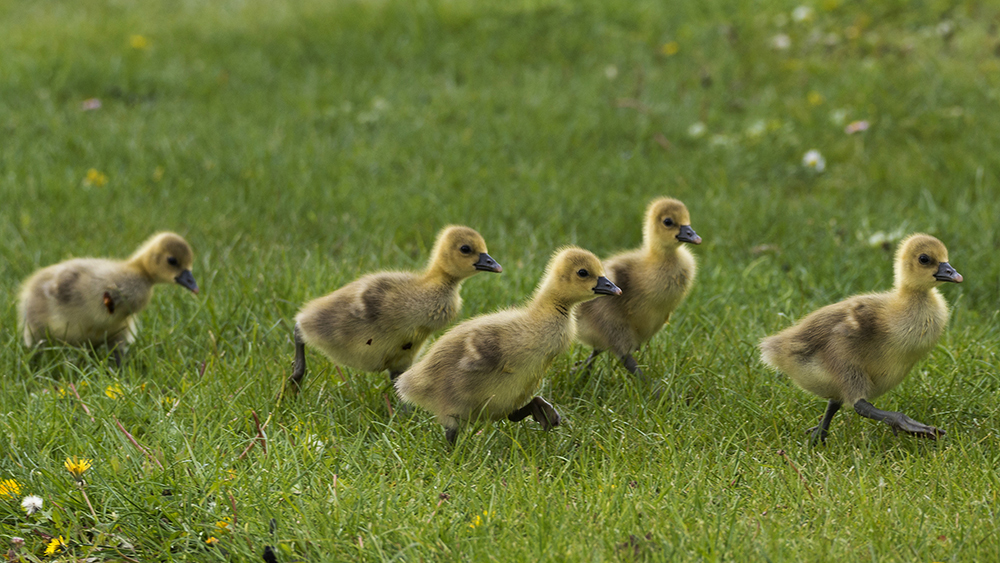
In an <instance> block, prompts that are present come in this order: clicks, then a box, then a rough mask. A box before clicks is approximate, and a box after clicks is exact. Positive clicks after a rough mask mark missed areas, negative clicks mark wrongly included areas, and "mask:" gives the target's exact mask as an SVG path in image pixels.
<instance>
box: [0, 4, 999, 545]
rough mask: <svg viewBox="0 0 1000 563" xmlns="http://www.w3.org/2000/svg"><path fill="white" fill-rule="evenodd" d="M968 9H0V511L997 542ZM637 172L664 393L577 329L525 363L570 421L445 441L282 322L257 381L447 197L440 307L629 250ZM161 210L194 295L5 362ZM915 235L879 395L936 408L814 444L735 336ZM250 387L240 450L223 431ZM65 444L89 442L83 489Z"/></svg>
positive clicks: (206, 524) (987, 19) (95, 518)
mask: <svg viewBox="0 0 1000 563" xmlns="http://www.w3.org/2000/svg"><path fill="white" fill-rule="evenodd" d="M998 24H1000V7H998V6H997V5H995V4H994V3H990V2H974V1H952V2H939V1H926V2H901V1H888V2H879V3H872V2H854V1H841V0H822V1H820V2H811V3H806V4H803V5H800V4H798V3H796V2H784V1H779V0H762V1H756V2H737V1H733V0H710V1H704V2H673V3H660V2H653V1H634V2H618V1H614V2H599V1H590V0H583V1H577V2H570V1H555V0H553V1H547V0H537V1H527V0H526V1H521V2H507V3H477V2H471V1H468V0H428V1H417V0H413V1H402V2H388V1H382V2H380V1H372V2H367V1H366V2H361V1H339V2H320V1H315V0H303V1H300V2H265V1H259V0H242V1H240V0H224V1H220V2H214V3H208V4H206V3H203V2H194V1H173V2H166V1H147V2H134V1H128V0H118V1H93V0H83V1H79V2H66V1H56V0H39V1H35V2H16V1H2V2H0V53H2V54H3V58H2V64H0V135H2V141H0V147H2V150H0V194H2V195H3V202H4V203H3V205H2V206H0V256H2V258H0V288H2V289H3V290H4V292H5V293H6V294H7V295H8V296H9V298H8V299H7V300H6V302H5V303H3V304H0V319H2V325H3V326H4V327H5V330H3V331H2V333H0V341H2V342H3V344H4V346H3V348H2V350H0V369H2V370H3V373H4V376H3V378H2V379H0V436H2V438H3V441H4V445H3V446H2V448H0V452H3V453H0V479H8V478H9V479H14V480H16V481H17V482H18V483H19V484H20V494H19V495H16V496H17V498H14V497H13V496H12V497H11V498H9V499H6V500H4V499H3V498H0V542H9V539H10V538H11V537H14V536H20V537H25V538H26V540H27V543H26V546H25V548H24V549H23V550H22V555H24V556H25V557H27V558H28V560H31V558H43V557H44V553H43V552H44V548H45V546H46V545H47V543H48V542H47V537H48V536H56V537H58V536H60V535H62V536H63V537H64V539H66V540H67V541H68V542H69V546H68V547H67V548H66V551H64V552H63V556H67V557H68V556H70V555H71V556H73V557H97V558H98V559H99V560H129V559H132V560H142V561H148V560H193V561H201V560H213V559H226V558H232V559H239V560H249V559H251V558H259V557H260V554H261V552H262V550H263V546H264V545H265V544H270V545H273V546H275V547H276V549H277V553H278V557H279V560H280V561H293V560H296V559H298V560H344V559H351V560H366V561H382V560H405V561H421V560H498V561H499V560H505V561H509V560H515V561H519V560H543V561H550V560H551V561H563V560H567V561H568V560H594V561H602V560H674V559H684V560H708V561H717V560H723V559H761V560H765V559H766V560H794V561H799V560H814V561H821V560H835V559H844V558H847V559H852V560H859V559H871V560H878V561H897V560H898V561H914V560H920V561H925V560H926V561H932V560H934V561H944V560H955V561H968V560H993V559H997V558H998V557H1000V553H998V551H1000V546H998V544H997V543H996V541H995V538H996V534H997V525H998V522H997V518H996V506H997V505H996V503H997V486H998V482H997V476H996V469H995V468H996V466H997V462H998V459H1000V448H998V447H997V435H996V427H997V422H998V413H997V407H996V405H995V398H996V395H997V380H996V367H997V359H996V356H995V353H996V348H997V343H998V335H997V309H998V307H997V304H998V302H1000V299H998V298H1000V295H998V292H1000V265H998V262H997V260H996V259H995V257H996V255H997V249H998V248H1000V236H998V233H997V229H996V222H997V221H996V218H997V217H998V214H1000V197H998V195H1000V194H998V178H997V170H998V166H997V164H998V158H1000V156H998V155H1000V152H998V150H997V149H998V148H1000V127H998V125H997V124H996V120H995V119H994V116H995V113H996V111H997V107H998V98H1000V35H998ZM95 99H96V100H98V101H99V106H100V107H99V108H96V109H86V108H93V107H94V106H95V105H97V103H96V102H94V101H92V100H95ZM859 120H864V121H867V122H868V123H869V128H868V129H867V130H866V131H863V132H860V133H856V134H851V135H849V134H847V133H845V131H844V129H845V126H847V125H848V124H849V123H851V122H855V121H859ZM811 149H816V150H819V151H820V152H821V153H822V155H823V156H824V157H825V170H823V171H822V172H821V173H818V172H817V171H815V170H810V169H808V168H806V167H804V166H803V165H802V158H803V155H804V154H805V153H806V151H808V150H811ZM91 170H93V172H91ZM660 195H671V196H674V197H678V198H680V199H682V200H683V201H685V203H686V204H687V206H688V208H689V209H690V211H691V215H692V224H693V226H694V228H695V229H696V230H697V231H698V233H699V234H700V235H701V236H702V237H703V238H704V240H705V243H704V244H702V245H701V246H700V247H698V248H697V249H696V250H695V252H696V254H697V255H698V258H699V262H700V265H701V270H700V273H699V278H698V282H697V285H696V287H695V289H694V291H693V292H692V294H691V296H690V297H689V298H688V300H687V302H686V303H685V304H684V305H683V306H682V308H681V309H680V310H679V311H678V312H677V313H676V314H675V316H674V318H673V319H672V323H671V325H670V326H668V327H666V328H665V329H664V330H663V331H662V332H661V333H660V334H659V335H658V336H657V337H656V338H655V339H654V340H653V342H652V343H651V345H650V346H649V347H647V349H645V350H643V351H642V352H640V354H639V355H638V359H639V361H640V363H641V364H643V365H644V366H646V371H647V372H648V373H651V374H653V375H655V376H658V377H660V378H662V379H663V381H664V385H666V387H667V392H666V393H664V395H663V396H662V398H660V399H659V400H651V399H650V397H649V390H648V389H645V388H643V387H642V386H641V385H638V384H635V383H634V382H633V381H632V380H631V379H630V378H629V377H628V375H627V373H626V372H624V370H622V369H621V368H619V367H618V366H616V365H614V364H613V363H612V362H611V361H609V360H604V361H603V362H599V363H598V365H597V369H596V370H595V371H594V373H593V374H592V376H591V377H589V378H582V377H579V376H576V375H573V374H570V373H569V368H570V366H571V365H572V363H573V362H574V361H575V360H579V359H582V357H584V355H585V354H586V353H587V352H588V351H587V350H583V349H582V348H580V347H577V348H576V349H574V350H573V352H572V353H571V354H569V355H566V356H563V357H561V358H559V359H558V360H557V362H556V365H555V366H554V368H553V370H552V371H551V377H550V378H549V379H548V380H547V381H546V383H545V385H544V388H543V390H542V392H543V394H544V395H545V396H546V397H547V398H549V399H550V400H552V401H553V403H554V404H555V405H556V407H557V408H558V409H559V410H560V412H562V413H563V414H564V415H566V416H567V417H568V420H569V423H568V424H567V425H566V426H563V427H560V428H559V429H557V430H555V431H554V432H553V433H550V434H543V433H541V432H540V431H538V429H537V428H536V425H534V424H530V423H524V424H509V423H500V424H496V425H494V426H484V427H482V428H480V429H479V430H481V432H478V431H477V429H473V431H472V432H467V433H465V434H464V438H463V439H462V440H460V443H459V445H458V447H457V448H455V449H454V450H451V449H449V448H448V447H446V445H445V443H444V440H443V437H442V433H441V431H440V428H439V427H437V425H436V424H435V423H434V422H433V421H432V420H431V419H429V418H428V416H427V415H426V414H425V413H422V412H413V413H407V414H402V415H401V414H399V413H398V412H395V411H394V410H393V409H394V408H395V405H396V402H395V400H393V401H392V404H393V407H392V409H391V408H390V406H389V405H388V404H387V401H386V397H387V396H391V391H390V388H389V385H388V382H387V380H386V378H385V376H384V375H382V374H377V375H376V374H364V373H353V372H351V370H339V371H338V369H336V368H335V367H334V366H332V365H330V363H329V362H328V361H327V360H325V359H324V358H322V357H321V356H320V355H319V354H315V353H314V352H310V366H311V372H310V374H309V376H308V378H307V380H306V381H307V385H306V387H305V389H304V390H303V393H302V396H301V397H300V398H299V399H298V400H297V401H295V402H294V403H278V402H276V401H275V400H274V396H275V394H276V392H277V390H278V388H279V386H280V383H281V380H282V379H283V378H284V377H285V376H286V375H287V373H288V371H289V368H290V365H291V352H292V349H291V342H290V332H291V326H290V319H291V318H292V316H293V315H294V312H295V311H296V310H297V308H298V306H299V305H300V304H301V303H303V302H304V301H306V300H308V299H310V298H312V297H315V296H319V295H322V294H324V293H327V292H329V291H331V290H333V289H335V288H336V287H338V286H339V285H342V284H343V283H346V282H347V281H349V280H351V279H353V278H355V277H357V276H358V275H359V274H361V273H364V272H367V271H371V270H375V269H381V268H406V269H409V268H419V267H421V266H422V264H423V263H424V261H425V259H426V256H427V253H428V251H429V248H430V246H431V244H432V242H433V239H434V236H435V234H436V232H437V230H438V229H439V228H440V227H442V226H443V225H446V224H449V223H463V224H467V225H470V226H472V227H474V228H476V229H477V230H479V231H480V232H481V233H482V234H483V236H484V237H485V238H486V240H487V243H488V245H489V248H490V253H491V254H492V255H493V256H494V257H496V258H497V260H498V261H500V262H501V263H502V264H503V265H504V268H505V272H504V274H503V275H502V276H499V277H494V276H489V277H487V276H477V277H476V278H473V279H472V280H470V281H469V282H467V283H466V285H465V288H464V289H463V296H464V298H465V308H464V309H463V317H464V316H471V315H474V314H477V313H482V312H487V311H491V310H493V309H496V308H498V307H505V306H508V305H511V304H514V303H518V302H520V301H521V300H523V299H524V298H525V296H526V295H528V294H529V293H530V291H531V290H532V288H533V287H534V285H535V284H536V283H537V281H538V277H539V276H540V274H541V271H542V268H543V267H544V265H545V263H546V261H547V259H548V257H549V255H550V253H551V252H552V251H553V249H555V248H556V247H558V246H561V245H563V244H568V243H574V244H579V245H581V246H584V247H586V248H588V249H590V250H593V251H594V252H596V253H598V254H599V255H607V254H610V253H612V252H614V251H616V250H619V249H622V248H627V247H632V246H635V245H638V244H639V243H640V241H641V215H642V210H643V209H644V207H645V205H646V203H647V202H648V200H649V199H651V198H653V197H656V196H660ZM164 229H170V230H176V231H178V232H180V233H182V234H183V235H184V236H185V237H187V239H188V240H189V241H190V242H191V243H192V245H193V246H194V248H195V251H196V265H195V268H194V273H195V276H196V277H197V279H198V281H199V284H200V285H201V286H202V288H203V291H202V294H201V295H199V296H197V297H195V298H193V297H192V296H190V295H189V294H187V293H186V292H184V291H181V290H178V289H177V288H172V287H170V288H161V289H159V290H158V291H157V294H156V297H155V298H154V300H153V302H152V304H151V305H150V307H149V309H148V310H147V311H146V312H144V313H143V315H142V322H143V328H142V333H141V335H140V338H139V340H138V342H137V343H136V345H135V346H134V348H133V350H132V352H131V354H130V358H129V361H128V362H127V365H126V367H125V369H124V370H123V371H122V372H117V371H114V370H110V369H109V368H108V367H107V365H106V363H105V362H104V361H103V359H102V358H100V357H97V356H95V355H93V354H88V353H84V352H81V351H78V350H72V349H70V350H56V351H51V352H49V353H47V354H46V355H45V357H44V358H43V359H42V361H41V362H40V363H39V364H38V365H30V364H29V363H28V358H27V355H26V352H25V350H24V349H23V347H22V346H21V345H20V339H19V338H18V335H17V333H16V330H15V325H16V314H15V305H16V303H15V296H16V291H17V287H18V284H19V283H20V281H21V280H22V279H24V278H25V277H26V276H27V275H28V274H29V273H30V272H31V271H33V270H34V269H36V268H38V267H40V266H44V265H47V264H50V263H53V262H56V261H59V260H62V259H65V258H68V257H71V256H87V255H108V256H125V255H127V254H129V253H131V252H132V250H133V249H134V248H135V247H136V246H138V244H139V243H140V242H141V241H143V240H144V239H145V238H146V237H148V236H149V235H150V234H151V233H152V232H155V231H157V230H164ZM914 231H924V232H928V233H931V234H934V235H935V236H937V237H939V238H940V239H941V240H942V241H944V242H945V244H946V245H948V247H949V250H950V259H951V263H952V264H953V265H954V266H955V267H956V268H957V269H958V270H959V271H960V272H961V273H962V274H963V276H965V279H966V281H965V283H963V284H961V285H960V286H949V287H946V288H943V292H944V294H945V296H946V298H947V299H948V300H949V302H950V303H951V304H952V305H953V307H954V311H953V316H952V322H951V325H950V327H949V329H948V331H947V333H946V335H945V337H944V338H943V339H942V342H941V345H940V346H939V347H938V348H937V349H936V350H935V351H934V352H933V353H932V354H931V355H930V357H929V358H928V360H926V361H924V362H922V363H920V364H919V365H918V366H917V368H916V369H915V370H914V372H913V373H912V374H911V376H910V378H909V379H908V380H907V381H906V382H905V383H904V384H903V385H901V386H900V387H899V388H898V389H897V390H896V391H894V392H893V393H891V394H890V395H888V396H886V397H884V398H882V399H880V400H879V403H878V406H880V407H881V408H886V409H893V410H903V411H905V412H907V413H908V414H909V415H911V416H912V417H914V418H916V419H918V420H920V421H922V422H925V423H928V424H933V425H935V426H939V427H943V428H945V429H947V431H948V435H947V436H946V437H945V439H944V440H942V441H940V442H939V443H928V442H923V441H917V440H914V439H912V438H908V437H900V438H896V437H894V436H892V433H891V431H889V430H888V429H887V428H886V427H884V425H878V424H875V423H872V422H870V421H866V420H863V419H860V417H857V416H856V415H853V414H852V413H843V414H841V415H840V416H838V417H837V419H835V422H834V424H833V426H832V433H831V438H830V443H829V445H828V446H827V447H825V448H819V449H810V448H808V447H807V446H806V443H805V439H804V434H803V431H804V429H805V428H806V427H808V426H811V425H813V424H814V423H815V421H816V420H817V419H818V417H819V416H820V415H821V414H822V409H823V403H822V402H821V401H819V400H817V399H815V398H814V397H811V396H808V395H807V394H806V393H804V392H802V391H799V390H798V389H796V388H794V386H793V385H792V384H790V383H789V382H788V381H787V379H786V378H784V377H783V376H781V375H775V374H773V373H771V372H769V371H767V370H766V369H764V367H763V366H762V365H761V364H760V362H759V361H758V360H757V352H756V349H755V345H756V342H757V341H758V340H759V339H760V338H761V337H762V336H764V335H765V334H768V333H770V332H773V331H775V330H777V329H780V328H782V327H784V326H787V325H788V324H789V323H790V322H791V321H792V320H793V319H795V318H797V317H800V316H802V315H803V314H805V313H807V312H808V311H810V310H812V309H813V308H815V307H818V306H821V305H823V304H826V303H829V302H831V301H835V300H839V299H841V298H843V297H845V296H847V295H849V294H852V293H857V292H863V291H873V290H880V289H885V288H888V287H890V286H891V283H892V266H891V260H892V248H893V247H894V244H895V240H897V239H898V237H899V236H901V235H904V234H907V233H909V232H914ZM70 385H72V388H70ZM73 389H75V390H76V391H77V394H79V395H80V398H79V399H77V398H76V397H75V396H74V393H73ZM84 406H86V407H87V409H86V410H85V409H84ZM87 410H89V412H90V414H87V412H86V411H87ZM391 411H392V412H393V413H394V414H390V412H391ZM254 414H256V415H257V416H258V418H259V420H260V422H261V424H262V425H263V424H265V423H266V427H265V428H264V432H265V433H266V434H267V441H266V445H267V447H266V452H265V451H264V450H265V448H264V447H263V444H261V443H259V442H257V445H256V446H254V447H253V448H252V449H251V450H250V451H249V452H247V453H246V455H244V456H242V457H241V454H243V452H244V450H245V449H246V448H247V447H248V446H250V444H251V443H255V442H254V440H255V437H256V434H257V425H256V423H255V422H254V419H253V415H254ZM119 423H120V424H121V426H122V428H124V429H127V430H128V431H129V432H130V433H131V434H132V435H133V436H134V437H135V439H136V440H137V441H138V442H139V443H141V444H142V445H143V446H144V447H146V448H147V449H148V450H149V451H150V452H151V454H150V457H147V456H145V455H143V454H142V453H141V452H140V451H139V450H138V449H136V448H135V447H134V446H133V445H132V444H131V443H130V442H129V440H128V439H127V438H126V437H125V435H124V433H123V432H122V431H121V430H120V429H119V427H118V424H119ZM73 455H79V456H84V457H87V458H90V459H93V460H94V467H93V468H92V469H91V470H90V471H89V472H88V474H87V486H86V491H87V492H88V495H89V496H88V498H89V499H90V500H91V501H92V503H93V506H94V512H91V510H90V509H89V508H88V507H87V505H86V504H85V503H84V501H83V498H82V496H81V494H80V491H79V489H78V487H77V486H76V485H75V484H74V483H73V481H72V479H71V478H70V476H69V474H68V473H66V472H65V470H64V469H63V468H62V463H63V460H64V459H65V458H66V457H67V456H73ZM154 458H155V461H153V459H154ZM161 466H162V468H161ZM25 494H37V495H39V496H41V497H43V498H44V499H45V500H46V505H45V512H44V513H42V514H36V515H33V516H31V517H27V516H25V514H24V512H23V511H22V510H21V509H20V507H19V506H18V503H19V501H20V499H21V497H23V496H24V495H25ZM227 518H228V520H226V519H227ZM272 518H273V519H274V520H275V523H276V529H275V532H274V533H273V534H272V533H271V531H270V525H269V523H270V521H271V519H272ZM220 522H221V523H225V525H220V524H219V523H220ZM210 537H215V538H218V539H219V540H220V541H219V543H218V544H215V545H214V546H211V545H209V544H207V543H206V541H205V540H207V539H208V538H210ZM6 545H7V544H6V543H4V544H3V545H0V549H2V548H4V547H6Z"/></svg>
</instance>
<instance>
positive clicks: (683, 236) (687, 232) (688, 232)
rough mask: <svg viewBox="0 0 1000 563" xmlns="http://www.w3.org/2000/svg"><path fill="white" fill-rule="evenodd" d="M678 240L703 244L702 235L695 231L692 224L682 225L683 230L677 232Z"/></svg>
mask: <svg viewBox="0 0 1000 563" xmlns="http://www.w3.org/2000/svg"><path fill="white" fill-rule="evenodd" d="M677 240H679V241H681V242H690V243H691V244H701V237H700V236H698V233H696V232H694V229H692V228H691V225H681V232H679V233H677Z"/></svg>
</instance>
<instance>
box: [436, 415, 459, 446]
mask: <svg viewBox="0 0 1000 563" xmlns="http://www.w3.org/2000/svg"><path fill="white" fill-rule="evenodd" d="M438 420H439V421H440V422H441V425H442V426H444V437H445V439H447V440H448V443H449V444H451V445H453V446H454V445H455V442H456V441H457V440H458V430H459V428H460V427H461V425H460V424H459V422H458V418H457V417H454V416H448V417H444V418H443V419H438Z"/></svg>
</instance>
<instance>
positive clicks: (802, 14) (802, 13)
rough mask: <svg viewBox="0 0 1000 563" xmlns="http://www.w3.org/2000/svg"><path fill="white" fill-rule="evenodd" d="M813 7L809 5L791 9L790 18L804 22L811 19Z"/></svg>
mask: <svg viewBox="0 0 1000 563" xmlns="http://www.w3.org/2000/svg"><path fill="white" fill-rule="evenodd" d="M814 14H815V12H813V9H812V8H810V7H809V6H799V7H798V8H795V9H794V10H792V19H793V20H794V21H797V22H804V21H809V20H811V19H813V15H814Z"/></svg>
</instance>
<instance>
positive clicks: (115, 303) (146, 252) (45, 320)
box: [18, 233, 198, 366]
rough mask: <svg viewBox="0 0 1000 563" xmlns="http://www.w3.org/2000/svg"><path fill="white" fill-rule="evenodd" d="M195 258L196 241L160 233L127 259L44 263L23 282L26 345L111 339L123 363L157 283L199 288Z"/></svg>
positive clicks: (20, 314) (22, 319) (21, 318)
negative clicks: (193, 246)
mask: <svg viewBox="0 0 1000 563" xmlns="http://www.w3.org/2000/svg"><path fill="white" fill-rule="evenodd" d="M193 261H194V253H193V252H192V251H191V246H190V245H188V243H187V241H185V240H184V239H183V238H182V237H181V236H180V235H177V234H175V233H158V234H156V235H153V237H152V238H150V239H149V240H147V241H146V242H145V243H144V244H143V245H142V246H141V247H139V249H138V250H136V251H135V253H134V254H132V256H131V257H129V258H128V259H127V260H123V261H119V260H108V259H104V258H76V259H73V260H66V261H65V262H60V263H58V264H53V265H51V266H47V267H45V268H42V269H41V270H38V271H36V272H35V273H34V274H32V275H31V276H30V277H29V278H28V279H27V280H25V281H24V283H23V284H22V285H21V290H20V294H19V299H18V319H19V321H20V325H21V326H20V328H21V334H22V335H23V338H24V344H25V345H26V346H28V347H29V348H35V347H38V346H40V345H42V344H43V343H44V342H46V341H48V340H53V341H59V342H63V343H66V344H73V345H85V344H89V345H92V346H100V345H102V344H105V345H107V347H108V348H109V349H110V350H111V353H112V356H113V358H114V360H115V363H116V365H118V366H121V361H122V355H123V354H124V353H125V351H126V350H127V349H128V346H129V344H131V343H132V342H133V341H134V340H135V337H136V334H137V331H138V323H137V320H136V315H137V314H138V313H139V312H140V311H142V310H143V309H144V308H145V307H146V305H147V304H148V303H149V299H150V297H151V296H152V294H153V286H154V285H156V284H158V283H176V284H178V285H181V286H182V287H185V288H187V289H189V290H191V292H193V293H198V284H197V283H196V282H195V279H194V276H193V275H192V274H191V265H192V263H193Z"/></svg>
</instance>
